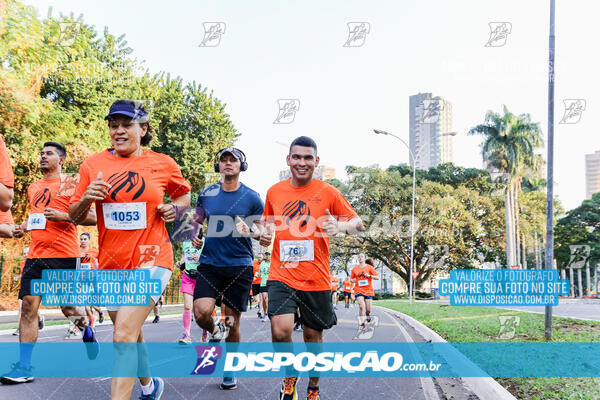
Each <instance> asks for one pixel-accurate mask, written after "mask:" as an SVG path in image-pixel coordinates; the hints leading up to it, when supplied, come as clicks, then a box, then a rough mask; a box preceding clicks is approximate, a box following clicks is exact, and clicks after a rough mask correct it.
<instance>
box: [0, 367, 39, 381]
mask: <svg viewBox="0 0 600 400" xmlns="http://www.w3.org/2000/svg"><path fill="white" fill-rule="evenodd" d="M32 370H33V367H29V368H25V367H23V366H21V364H20V363H15V364H13V365H12V370H11V371H10V372H8V373H7V374H4V375H3V376H2V377H0V382H2V384H4V385H16V384H19V383H27V382H32V381H33V375H32V374H31V371H32Z"/></svg>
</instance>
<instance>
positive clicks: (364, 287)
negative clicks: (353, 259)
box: [350, 253, 379, 329]
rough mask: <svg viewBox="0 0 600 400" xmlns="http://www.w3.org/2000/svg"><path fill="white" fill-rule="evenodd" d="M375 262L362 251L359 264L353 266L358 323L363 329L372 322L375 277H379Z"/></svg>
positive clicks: (352, 275) (351, 276)
mask: <svg viewBox="0 0 600 400" xmlns="http://www.w3.org/2000/svg"><path fill="white" fill-rule="evenodd" d="M373 264H374V263H373V260H371V259H370V258H369V259H367V256H366V255H365V254H364V253H360V254H359V255H358V265H357V266H356V267H354V268H352V274H351V275H350V279H352V282H354V283H355V285H354V290H355V291H356V294H355V296H356V300H357V301H358V323H359V325H360V328H361V329H364V328H365V327H366V324H367V323H369V322H371V304H372V302H373V296H374V295H375V292H374V291H373V279H376V280H377V279H379V275H377V271H375V266H374V265H373ZM365 316H366V318H365ZM365 320H366V321H365Z"/></svg>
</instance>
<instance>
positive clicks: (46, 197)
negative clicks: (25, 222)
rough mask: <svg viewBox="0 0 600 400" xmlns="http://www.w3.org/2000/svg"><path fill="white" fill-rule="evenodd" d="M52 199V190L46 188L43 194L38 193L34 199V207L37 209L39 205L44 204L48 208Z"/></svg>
mask: <svg viewBox="0 0 600 400" xmlns="http://www.w3.org/2000/svg"><path fill="white" fill-rule="evenodd" d="M51 199H52V194H51V193H50V189H48V188H45V189H44V191H43V192H38V193H37V194H36V195H35V197H34V204H33V205H34V207H36V208H37V206H38V204H40V203H41V204H42V206H44V207H48V204H50V200H51Z"/></svg>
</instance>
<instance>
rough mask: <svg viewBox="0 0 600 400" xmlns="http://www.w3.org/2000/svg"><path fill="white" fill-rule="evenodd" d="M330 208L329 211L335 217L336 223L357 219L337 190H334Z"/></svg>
mask: <svg viewBox="0 0 600 400" xmlns="http://www.w3.org/2000/svg"><path fill="white" fill-rule="evenodd" d="M332 208H333V209H331V210H329V211H330V212H331V213H332V214H333V215H334V216H336V217H337V219H338V221H343V222H345V221H350V220H351V219H353V218H356V217H358V214H357V213H356V211H354V209H353V208H352V206H351V205H350V203H348V200H346V198H345V197H344V195H343V194H341V193H340V192H339V191H338V190H337V189H336V190H335V195H334V198H333V205H332Z"/></svg>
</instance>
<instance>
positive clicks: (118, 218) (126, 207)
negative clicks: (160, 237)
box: [102, 202, 146, 231]
mask: <svg viewBox="0 0 600 400" xmlns="http://www.w3.org/2000/svg"><path fill="white" fill-rule="evenodd" d="M102 213H103V215H104V226H106V229H117V230H122V231H132V230H136V229H145V228H146V203H145V202H143V203H103V204H102Z"/></svg>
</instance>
